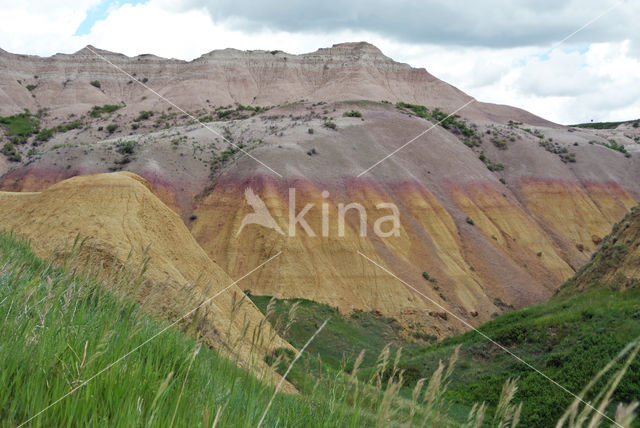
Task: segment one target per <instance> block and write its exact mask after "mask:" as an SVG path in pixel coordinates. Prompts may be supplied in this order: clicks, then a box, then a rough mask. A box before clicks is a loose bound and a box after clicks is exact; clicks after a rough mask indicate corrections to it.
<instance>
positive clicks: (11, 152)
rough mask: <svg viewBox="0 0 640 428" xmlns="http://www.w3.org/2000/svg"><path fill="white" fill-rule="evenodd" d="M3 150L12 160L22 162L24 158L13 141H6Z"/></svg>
mask: <svg viewBox="0 0 640 428" xmlns="http://www.w3.org/2000/svg"><path fill="white" fill-rule="evenodd" d="M1 151H2V153H3V154H4V155H5V156H6V157H7V159H9V161H11V162H20V161H21V160H22V156H21V155H20V153H18V151H17V150H16V148H15V146H14V145H13V143H6V144H5V145H4V146H3V147H2V150H1Z"/></svg>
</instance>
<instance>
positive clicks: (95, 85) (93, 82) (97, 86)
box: [89, 80, 101, 89]
mask: <svg viewBox="0 0 640 428" xmlns="http://www.w3.org/2000/svg"><path fill="white" fill-rule="evenodd" d="M89 84H90V85H91V86H93V87H96V88H98V89H100V87H101V85H100V82H99V81H97V80H92V81H91V82H89Z"/></svg>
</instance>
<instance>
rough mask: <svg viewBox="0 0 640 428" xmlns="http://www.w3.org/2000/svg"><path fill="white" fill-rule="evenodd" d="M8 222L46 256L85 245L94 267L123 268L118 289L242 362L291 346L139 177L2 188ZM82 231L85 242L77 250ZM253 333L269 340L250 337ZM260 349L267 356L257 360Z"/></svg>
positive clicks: (4, 222)
mask: <svg viewBox="0 0 640 428" xmlns="http://www.w3.org/2000/svg"><path fill="white" fill-rule="evenodd" d="M0 225H1V227H2V229H3V230H10V231H12V232H13V233H15V234H16V235H17V236H18V237H20V238H23V239H27V240H28V241H29V242H30V244H31V248H32V249H33V251H34V252H35V253H36V254H37V255H38V256H40V257H43V258H46V259H54V260H61V259H62V258H64V257H67V258H68V257H69V254H70V253H73V252H74V251H77V250H80V253H81V255H82V257H83V258H84V259H85V261H88V262H89V263H90V264H91V265H92V266H93V269H92V271H93V272H95V273H96V274H98V275H101V276H103V275H106V276H109V277H110V278H114V277H115V276H114V272H118V271H120V272H122V273H121V275H126V276H123V277H121V278H122V282H124V283H125V284H126V285H125V290H117V291H119V292H122V291H124V292H125V293H126V294H128V295H130V296H131V297H134V298H136V299H137V300H138V301H140V302H141V303H142V306H143V308H144V309H145V310H146V311H147V312H149V313H151V314H153V315H156V316H158V317H162V318H165V319H167V320H169V321H171V322H174V321H175V322H176V323H177V324H178V325H179V326H181V327H183V328H185V329H187V330H189V331H190V332H192V333H193V334H195V335H197V336H198V337H199V338H201V340H202V341H203V342H204V343H205V344H207V345H208V346H210V347H212V348H214V349H217V350H219V351H220V352H221V353H222V354H223V355H227V356H233V357H235V358H237V360H238V361H239V363H240V365H246V366H251V367H256V365H257V367H261V364H263V361H262V356H264V355H266V354H268V353H270V352H271V351H272V350H273V349H275V348H278V347H283V346H284V347H288V346H290V345H288V344H287V343H286V342H285V341H283V340H282V339H280V338H279V337H278V336H277V335H276V334H275V333H274V332H273V331H272V330H271V329H270V328H269V324H268V323H266V322H265V321H264V318H263V316H262V314H261V313H260V312H259V311H258V309H257V308H256V307H255V306H254V305H253V304H252V303H251V302H250V301H248V299H243V297H244V294H243V293H242V291H241V289H240V288H239V287H240V285H241V284H242V283H241V282H239V283H238V284H236V283H235V282H234V279H231V277H229V276H228V275H227V274H226V273H225V272H224V271H223V270H222V269H221V268H220V267H219V266H217V265H216V264H215V263H213V262H212V261H211V260H210V259H209V257H208V256H207V255H206V254H205V253H204V251H203V250H202V248H201V247H200V246H199V245H198V244H197V243H196V242H195V240H194V239H193V237H192V236H191V235H190V234H189V231H188V230H187V228H186V227H185V226H184V224H183V223H182V221H181V220H180V218H179V217H178V216H177V215H176V214H175V213H174V212H173V211H171V210H170V209H169V208H167V207H166V206H165V205H164V204H163V203H162V202H161V201H160V200H159V199H158V198H157V197H155V196H154V195H153V193H152V192H151V191H150V190H149V188H148V184H147V183H146V182H145V181H144V180H143V179H141V178H140V177H138V176H135V175H133V174H130V173H126V172H119V173H112V174H101V175H94V176H86V177H76V178H72V179H69V180H66V181H63V182H61V183H58V184H56V185H54V186H51V187H49V188H47V189H46V190H44V191H43V192H39V193H25V192H23V193H8V192H0ZM78 237H80V238H81V239H86V241H85V242H83V244H82V246H81V247H77V243H76V248H75V249H74V248H73V245H74V241H75V240H76V238H78ZM273 255H275V253H274V254H273ZM127 278H129V279H127ZM136 284H137V285H136ZM224 289H227V290H226V291H225V292H221V291H222V290H224ZM218 293H220V294H219V295H218ZM212 296H216V297H215V298H212ZM195 308H199V309H198V310H196V311H193V310H194V309H195ZM185 314H186V315H187V316H185V317H184V318H183V316H184V315H185ZM247 332H249V333H247ZM254 332H255V333H256V334H257V335H260V334H261V335H262V337H263V339H262V342H260V343H257V342H252V335H253V334H254ZM252 351H253V353H254V354H256V351H257V355H259V356H260V357H259V358H258V359H257V360H256V359H255V357H254V358H251V355H252ZM256 371H257V372H261V370H256Z"/></svg>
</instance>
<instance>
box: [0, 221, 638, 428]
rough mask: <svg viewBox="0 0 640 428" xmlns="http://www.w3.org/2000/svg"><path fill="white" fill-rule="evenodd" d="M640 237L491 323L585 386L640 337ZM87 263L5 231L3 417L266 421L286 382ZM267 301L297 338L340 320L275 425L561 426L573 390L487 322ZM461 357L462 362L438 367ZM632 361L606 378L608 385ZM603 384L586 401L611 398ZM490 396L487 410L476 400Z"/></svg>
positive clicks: (93, 422)
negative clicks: (231, 354)
mask: <svg viewBox="0 0 640 428" xmlns="http://www.w3.org/2000/svg"><path fill="white" fill-rule="evenodd" d="M639 236H640V212H639V211H637V210H636V211H635V212H634V213H632V214H630V215H629V216H627V218H625V219H624V220H623V221H622V222H620V223H618V224H617V225H616V228H615V229H614V232H613V233H612V235H610V236H609V237H607V238H606V239H605V240H604V241H603V243H602V245H601V247H600V249H599V250H598V252H597V253H596V254H595V255H594V257H593V258H592V260H591V262H590V263H589V264H588V265H587V266H585V267H584V268H583V269H582V270H581V271H580V272H578V274H577V276H576V277H575V278H574V279H573V280H570V281H568V282H567V284H565V286H564V287H563V288H562V289H561V291H560V292H559V293H558V295H557V296H555V297H554V298H553V299H551V300H550V301H549V302H547V303H544V304H541V305H537V306H533V307H530V308H526V309H523V310H519V311H514V312H511V313H509V314H506V315H503V316H501V317H499V318H497V319H495V320H493V321H491V322H489V323H486V324H485V325H483V326H481V327H480V330H481V331H482V332H483V333H484V334H486V335H487V336H489V337H491V338H492V339H493V340H495V341H496V342H498V343H500V344H502V345H503V346H506V347H507V348H508V349H509V350H510V351H511V352H513V353H514V354H516V355H518V356H519V357H521V358H523V359H525V360H526V361H528V362H529V363H531V364H532V365H534V366H535V367H537V368H539V369H540V370H542V371H543V372H544V373H545V374H546V375H548V376H550V377H551V378H553V379H555V380H556V381H558V382H559V383H560V384H562V385H563V386H565V387H566V388H568V389H569V390H571V391H574V392H576V393H580V391H581V390H582V388H583V387H584V386H585V384H586V383H587V382H588V381H589V379H592V378H593V377H594V376H595V375H596V374H597V373H598V372H599V371H600V370H601V369H602V368H603V367H604V366H605V365H606V364H607V363H608V362H609V361H611V360H612V359H613V358H615V357H616V355H617V354H618V353H619V352H620V351H621V350H622V349H623V348H625V346H626V345H627V344H629V343H630V342H632V341H633V340H634V339H636V338H637V337H638V336H640V287H639V285H640V284H638V280H637V277H634V276H633V275H630V276H629V275H626V274H628V272H632V273H633V272H636V271H637V270H636V271H634V270H633V266H635V264H636V262H640V258H639V257H638V254H639V253H640V251H639V249H638V246H639V244H640V239H639ZM629 266H631V270H629V269H628V268H629ZM78 272H82V270H81V269H80V270H78V266H76V265H73V264H72V263H67V264H66V267H60V268H56V267H53V266H52V265H51V264H48V263H45V262H43V261H42V260H40V259H38V258H37V257H35V256H34V255H33V254H32V253H31V251H30V250H29V248H28V246H27V245H25V244H23V243H20V242H18V241H16V240H15V239H14V238H13V237H12V236H10V235H7V234H0V365H1V367H2V369H1V370H0V381H1V382H2V385H3V388H2V389H0V425H3V426H15V425H18V424H20V423H22V422H25V421H27V420H29V419H30V418H32V417H34V416H35V417H34V418H33V419H32V420H31V421H30V426H61V425H72V426H73V425H76V426H104V425H114V426H115V425H117V426H142V425H150V426H171V425H173V426H211V425H212V424H213V423H214V421H215V420H216V417H218V422H217V423H218V426H225V427H226V426H256V425H257V424H258V422H259V420H260V418H261V416H262V414H263V412H264V410H265V409H266V408H267V406H268V402H269V400H270V398H271V397H272V395H273V385H267V384H265V383H263V382H260V381H259V380H257V379H256V377H255V375H254V374H252V373H251V372H250V371H249V370H243V369H239V368H238V367H237V366H236V364H235V363H234V362H233V361H230V360H228V359H226V358H224V357H222V356H220V355H219V354H217V353H216V352H214V351H212V350H210V349H208V348H199V346H198V345H197V342H196V341H195V340H192V339H191V338H190V337H189V335H186V334H184V333H182V332H180V331H179V330H177V329H174V328H169V329H167V330H166V331H164V329H165V328H166V324H165V323H163V322H162V321H159V320H155V319H152V318H150V317H149V316H147V315H145V314H144V313H143V312H141V311H140V310H139V308H138V306H137V305H136V304H134V303H131V302H129V301H127V300H126V299H123V298H120V297H116V295H114V294H111V293H110V292H109V291H106V288H105V285H107V286H109V284H105V282H106V283H108V282H109V281H113V282H118V278H107V279H106V280H104V279H103V280H102V281H103V282H100V281H99V280H97V279H95V278H92V277H91V276H86V275H83V274H81V273H78ZM252 299H253V300H254V301H255V302H256V303H257V304H258V306H259V307H261V309H262V310H263V311H264V312H265V313H267V315H268V318H269V319H270V320H271V321H272V322H273V323H274V325H275V326H276V327H277V328H278V330H279V331H280V332H281V334H282V335H283V336H284V337H285V338H287V339H288V340H289V341H290V342H291V343H292V344H294V345H295V346H296V347H298V348H301V347H302V346H303V345H304V344H305V343H306V341H307V340H308V339H309V337H310V336H311V335H312V334H313V333H314V332H316V330H317V329H318V327H319V326H320V325H321V324H322V322H323V321H324V320H326V319H329V322H328V324H327V326H326V328H325V329H324V330H323V331H321V332H320V334H319V335H318V336H317V337H316V339H315V341H314V342H312V343H311V345H310V346H309V347H308V348H307V352H306V353H305V354H304V355H303V357H302V358H301V359H300V360H299V361H298V362H297V364H296V365H295V366H294V367H293V370H292V371H291V372H290V374H289V375H290V379H291V380H292V381H293V382H294V384H295V385H297V386H298V387H299V388H300V391H301V394H300V395H297V396H296V395H287V394H279V395H278V396H277V397H276V399H275V401H274V402H273V406H272V407H271V409H270V411H269V412H268V413H267V419H266V420H265V423H264V426H305V427H306V426H395V425H398V426H413V425H418V426H420V425H421V424H422V422H423V421H424V420H425V418H426V420H427V422H428V425H429V426H431V425H434V424H435V425H436V426H447V425H450V426H457V425H459V423H461V422H462V421H467V420H468V416H469V413H470V412H471V413H472V417H471V419H470V420H471V423H470V425H468V426H479V425H478V422H479V421H480V420H481V419H482V417H483V416H484V424H485V425H487V424H488V426H491V425H495V424H498V423H500V422H501V421H505V420H506V421H513V420H514V419H517V418H515V417H514V414H516V409H517V407H516V406H517V403H519V402H521V403H523V407H522V411H521V414H520V415H519V419H520V425H519V426H552V425H554V424H555V422H556V421H557V420H558V418H560V417H561V415H562V413H563V411H564V410H565V409H566V408H567V407H568V406H569V405H570V403H571V402H572V400H573V397H571V396H570V395H568V394H567V393H566V392H564V391H562V390H561V389H559V388H558V387H557V386H555V385H553V384H552V383H550V382H549V381H548V380H547V379H544V378H543V377H542V376H540V375H539V374H537V373H535V372H534V371H532V370H531V369H529V368H527V367H526V366H524V365H523V364H522V363H520V362H518V361H516V360H515V359H514V358H513V356H511V355H508V354H507V353H505V352H504V351H503V350H501V349H500V348H498V347H497V346H496V345H494V344H492V343H490V342H489V341H487V340H486V339H484V338H483V337H482V336H480V335H479V334H478V333H477V332H473V331H471V332H468V333H466V334H463V335H460V336H457V337H453V338H450V339H447V340H445V341H443V342H441V343H438V344H435V345H431V346H427V344H426V342H425V341H423V340H418V341H414V340H413V338H412V339H408V338H406V337H405V332H403V331H402V330H401V328H400V327H399V326H398V325H397V323H396V322H395V321H394V320H393V319H390V318H386V317H383V316H381V315H379V314H376V313H364V312H355V313H353V314H351V315H343V314H339V313H338V312H337V311H336V310H335V309H333V308H330V307H328V306H326V305H320V304H317V303H314V302H309V301H275V300H274V301H273V302H271V303H269V299H268V298H266V297H260V296H252ZM426 339H427V340H428V339H429V338H426ZM141 344H144V345H143V346H142V347H140V348H139V349H138V347H139V345H141ZM387 345H389V346H387ZM401 347H402V348H403V351H402V353H401V354H399V353H398V352H397V350H398V349H399V348H401ZM458 347H459V351H456V349H457V348H458ZM361 349H365V350H366V352H365V354H364V357H361V358H360V359H359V358H358V355H359V354H360V350H361ZM280 351H282V352H275V353H274V355H272V356H270V357H269V358H268V359H269V360H270V361H269V362H270V363H272V364H273V366H274V367H275V368H276V369H277V370H278V371H279V372H281V373H284V372H285V371H286V370H287V368H288V367H289V364H288V363H289V362H291V361H292V359H293V356H294V355H293V353H291V352H290V351H288V352H287V351H286V350H280ZM456 354H457V363H450V364H448V365H445V366H444V367H442V366H440V367H439V361H445V362H446V361H449V360H450V359H451V356H452V355H456ZM123 357H124V358H123ZM625 358H626V355H625ZM623 362H624V359H622V360H621V361H620V362H618V363H617V364H615V365H614V367H613V370H611V371H609V372H608V373H607V374H605V376H603V378H602V380H601V381H599V382H597V383H596V385H595V387H594V388H593V389H592V390H593V391H601V390H603V389H604V387H605V386H606V384H607V382H609V381H610V380H611V379H613V378H614V373H615V371H616V370H617V369H619V368H621V365H622V363H623ZM113 363H115V364H113ZM401 372H402V374H401ZM422 378H426V379H427V380H426V381H425V382H424V383H422V382H423V381H420V379H422ZM508 378H518V387H519V389H518V390H517V392H516V393H515V397H514V399H513V400H512V401H511V403H512V404H511V405H510V406H509V405H508V406H506V407H505V406H502V407H501V406H498V405H497V404H498V402H499V401H502V402H503V403H507V404H508V400H501V392H502V391H503V385H504V383H505V381H506V380H507V379H508ZM447 384H448V388H447V387H446V385H447ZM75 388H77V390H75V392H73V393H72V394H70V395H68V396H66V395H67V394H69V393H70V392H71V391H74V389H75ZM507 395H508V394H507ZM593 395H594V393H591V392H589V393H587V394H586V395H585V399H587V400H592V399H593V401H594V403H595V402H598V401H599V400H598V399H597V397H594V396H593ZM503 397H504V395H503ZM59 398H62V399H61V400H60V401H59V402H57V400H58V399H59ZM639 398H640V364H639V363H638V361H637V360H633V362H632V363H631V365H630V367H629V368H628V370H626V373H625V375H624V376H623V377H622V379H621V382H620V384H619V385H618V387H617V388H616V391H615V394H614V395H613V397H612V399H611V400H610V403H611V404H609V405H608V406H607V407H606V409H607V414H608V415H609V416H611V417H613V415H614V411H615V406H616V404H617V403H618V402H627V403H629V402H632V401H634V400H638V399H639ZM444 400H446V401H448V403H449V404H450V406H449V404H447V403H445V401H444ZM481 402H485V403H486V404H487V407H486V408H481V407H480V408H479V407H478V406H475V407H474V404H475V403H481ZM49 406H50V407H49ZM500 408H503V409H506V410H504V411H502V412H500V410H499V409H500ZM478 409H481V411H478ZM42 410H44V411H43V412H42V413H39V412H40V411H42ZM496 413H497V414H498V419H494V418H495V416H494V414H496ZM218 415H220V416H218Z"/></svg>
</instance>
